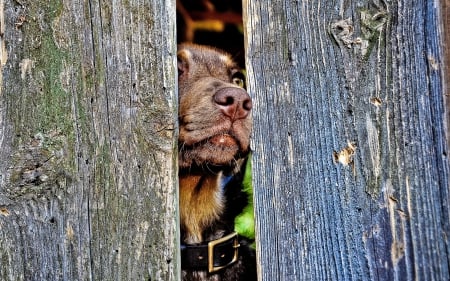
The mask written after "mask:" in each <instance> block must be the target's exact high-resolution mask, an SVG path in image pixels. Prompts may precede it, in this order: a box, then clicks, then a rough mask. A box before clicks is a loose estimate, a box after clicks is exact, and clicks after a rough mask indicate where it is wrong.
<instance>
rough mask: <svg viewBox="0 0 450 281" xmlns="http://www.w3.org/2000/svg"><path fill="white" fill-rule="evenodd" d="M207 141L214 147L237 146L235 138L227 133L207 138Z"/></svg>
mask: <svg viewBox="0 0 450 281" xmlns="http://www.w3.org/2000/svg"><path fill="white" fill-rule="evenodd" d="M207 141H208V142H209V143H211V144H213V145H216V146H223V147H234V146H238V142H237V140H236V138H234V137H233V136H232V135H230V134H227V133H223V134H219V135H215V136H213V137H211V138H209V139H208V140H207Z"/></svg>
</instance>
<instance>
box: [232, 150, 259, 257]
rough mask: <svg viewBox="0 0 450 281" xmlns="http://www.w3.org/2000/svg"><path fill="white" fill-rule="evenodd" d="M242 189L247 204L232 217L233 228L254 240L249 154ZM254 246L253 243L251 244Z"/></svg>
mask: <svg viewBox="0 0 450 281" xmlns="http://www.w3.org/2000/svg"><path fill="white" fill-rule="evenodd" d="M242 185H243V190H244V192H245V193H246V194H247V202H248V204H247V206H245V208H244V210H243V211H242V213H240V214H239V215H238V216H237V217H236V218H235V219H234V230H235V231H236V232H237V233H238V234H239V235H241V236H244V237H246V238H248V239H250V240H255V214H254V208H253V186H252V161H251V155H250V156H249V158H248V160H247V165H246V167H245V173H244V180H243V182H242ZM251 246H252V247H253V248H255V243H254V242H253V244H252V245H251Z"/></svg>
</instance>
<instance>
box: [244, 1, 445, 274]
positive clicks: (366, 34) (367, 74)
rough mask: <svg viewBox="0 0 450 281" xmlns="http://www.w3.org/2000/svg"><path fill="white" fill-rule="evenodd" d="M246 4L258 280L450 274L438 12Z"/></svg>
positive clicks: (420, 6)
mask: <svg viewBox="0 0 450 281" xmlns="http://www.w3.org/2000/svg"><path fill="white" fill-rule="evenodd" d="M244 10H245V15H244V22H245V25H246V27H245V30H246V36H247V42H246V48H247V72H248V80H249V85H248V88H249V92H250V93H251V95H252V97H253V100H254V110H253V118H254V134H253V143H252V146H253V147H252V148H253V150H254V153H253V161H254V165H253V172H254V174H253V177H254V180H253V181H254V188H255V208H256V215H257V236H258V241H259V244H258V258H259V266H260V277H261V280H448V279H449V260H450V259H449V254H448V253H449V244H448V235H449V226H450V221H449V210H448V206H449V201H450V200H449V199H450V198H449V188H448V187H449V185H448V157H447V147H446V135H445V127H444V119H443V117H444V101H443V85H442V79H443V78H442V76H443V74H442V69H441V64H442V54H441V44H442V39H441V37H440V34H439V24H440V19H439V7H436V5H435V4H434V2H432V1H406V0H404V1H397V2H391V1H359V2H351V1H350V2H343V1H318V0H315V1H306V2H300V1H283V0H275V1H244ZM352 150H354V153H353V154H352V153H350V156H351V157H350V158H349V159H348V158H346V157H345V156H346V155H345V154H343V153H341V152H343V151H346V152H351V151H352ZM336 156H337V158H336ZM347 156H348V155H347ZM335 158H336V159H335ZM335 160H337V161H335Z"/></svg>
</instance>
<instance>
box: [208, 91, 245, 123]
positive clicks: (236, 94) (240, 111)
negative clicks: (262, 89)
mask: <svg viewBox="0 0 450 281" xmlns="http://www.w3.org/2000/svg"><path fill="white" fill-rule="evenodd" d="M214 102H215V103H216V104H217V105H218V106H219V108H220V110H221V111H222V113H223V114H225V115H226V116H228V117H230V118H231V119H232V120H238V119H243V118H245V117H247V115H248V114H249V112H250V110H251V109H252V100H251V99H250V96H249V95H248V94H247V92H246V91H245V90H244V89H240V88H234V87H230V88H223V89H220V90H219V91H217V93H216V94H215V95H214Z"/></svg>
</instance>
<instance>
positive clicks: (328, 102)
mask: <svg viewBox="0 0 450 281" xmlns="http://www.w3.org/2000/svg"><path fill="white" fill-rule="evenodd" d="M438 4H439V3H437V2H436V1H427V0H418V1H411V0H400V1H387V0H371V1H369V0H367V1H320V0H311V1H296V0H293V1H287V0H274V1H247V0H244V2H243V6H244V30H245V33H246V58H247V73H248V88H249V92H250V94H251V96H252V97H253V100H254V110H253V118H254V134H253V139H252V148H253V151H254V152H253V184H254V188H255V208H256V210H255V212H256V218H257V238H258V244H257V251H258V263H259V275H260V276H259V277H260V280H264V281H274V280H287V281H291V280H449V279H450V268H449V267H450V266H449V265H450V256H449V255H450V254H449V253H450V246H449V240H448V237H449V235H450V219H449V206H450V195H449V191H450V190H449V182H448V177H449V171H448V155H447V154H448V153H447V149H448V146H447V136H446V128H447V123H446V122H447V120H446V118H445V113H446V108H445V107H444V105H445V102H446V98H445V85H444V80H445V79H444V77H445V71H443V69H444V68H443V66H444V64H445V62H444V56H443V49H442V47H443V42H444V39H443V34H442V33H443V32H442V30H443V29H442V26H441V21H442V15H441V12H442V11H441V9H440V6H439V5H438ZM175 34H176V33H175V0H172V1H161V0H149V1H143V0H138V1H121V0H112V1H81V0H60V1H58V0H47V1H41V0H33V1H27V0H20V1H17V0H0V62H1V70H2V71H1V73H0V77H1V79H0V81H1V88H0V89H1V90H0V146H1V149H0V280H14V281H16V280H179V278H180V275H179V255H178V252H179V250H178V233H177V229H178V219H177V200H178V199H177V180H176V179H177V164H176V162H177V161H176V158H177V156H176V155H177V154H176V150H177V124H176V120H177V105H176V103H177V97H176V68H175V54H176V45H175V42H176V40H175Z"/></svg>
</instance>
